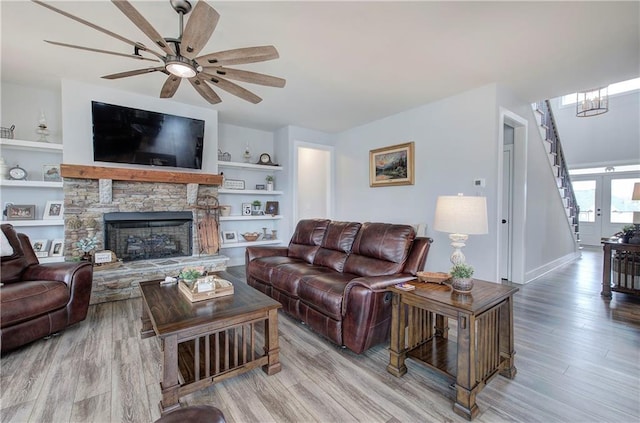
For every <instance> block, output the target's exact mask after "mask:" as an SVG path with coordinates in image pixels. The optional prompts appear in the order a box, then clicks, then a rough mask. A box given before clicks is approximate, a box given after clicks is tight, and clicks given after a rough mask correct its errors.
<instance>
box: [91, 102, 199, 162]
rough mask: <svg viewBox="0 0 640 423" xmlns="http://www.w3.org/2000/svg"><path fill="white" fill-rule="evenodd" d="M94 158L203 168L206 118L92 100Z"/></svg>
mask: <svg viewBox="0 0 640 423" xmlns="http://www.w3.org/2000/svg"><path fill="white" fill-rule="evenodd" d="M91 112H92V119H93V160H95V161H98V162H112V163H129V164H141V165H150V166H171V167H184V168H190V169H202V148H203V143H204V121H203V120H200V119H191V118H188V117H182V116H174V115H168V114H165V113H157V112H150V111H146V110H138V109H132V108H130V107H124V106H117V105H114V104H107V103H101V102H98V101H92V102H91Z"/></svg>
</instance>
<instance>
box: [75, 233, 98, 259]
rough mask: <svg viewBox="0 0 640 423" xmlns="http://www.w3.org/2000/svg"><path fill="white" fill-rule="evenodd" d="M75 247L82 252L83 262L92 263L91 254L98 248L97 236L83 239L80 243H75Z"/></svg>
mask: <svg viewBox="0 0 640 423" xmlns="http://www.w3.org/2000/svg"><path fill="white" fill-rule="evenodd" d="M75 246H76V247H77V248H78V250H80V251H82V257H81V258H80V259H81V260H84V261H91V252H92V251H93V250H95V249H96V248H97V247H98V240H97V239H96V237H95V236H94V237H86V238H82V239H81V240H80V241H78V242H76V243H75Z"/></svg>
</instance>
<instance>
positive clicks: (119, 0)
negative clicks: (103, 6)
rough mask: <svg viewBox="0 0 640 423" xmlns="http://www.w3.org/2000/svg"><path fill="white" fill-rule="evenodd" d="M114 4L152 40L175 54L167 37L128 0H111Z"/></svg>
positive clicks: (164, 49) (168, 52)
mask: <svg viewBox="0 0 640 423" xmlns="http://www.w3.org/2000/svg"><path fill="white" fill-rule="evenodd" d="M111 1H112V3H113V4H115V5H116V7H117V8H118V9H120V11H121V12H122V13H124V15H125V16H126V17H127V18H129V20H130V21H131V22H133V23H134V24H135V26H137V27H138V28H139V29H140V30H141V31H142V32H144V34H145V35H146V36H147V37H149V39H150V40H151V41H153V42H154V43H155V44H156V45H157V46H158V47H160V48H161V49H162V50H163V51H164V52H165V53H167V54H170V55H172V56H175V54H176V53H175V51H173V49H172V48H171V46H169V44H167V42H166V41H165V39H164V38H163V37H162V35H160V34H159V33H158V31H156V30H155V28H154V27H153V26H151V24H150V23H149V21H147V20H146V19H145V18H144V16H142V15H141V14H140V12H138V10H137V9H136V8H135V7H133V5H132V4H131V3H129V2H128V1H127V0H111Z"/></svg>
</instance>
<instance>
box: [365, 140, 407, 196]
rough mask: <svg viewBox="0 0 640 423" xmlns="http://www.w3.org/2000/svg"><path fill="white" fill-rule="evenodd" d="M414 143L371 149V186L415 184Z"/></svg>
mask: <svg viewBox="0 0 640 423" xmlns="http://www.w3.org/2000/svg"><path fill="white" fill-rule="evenodd" d="M414 169H415V166H414V143H413V142H408V143H405V144H398V145H392V146H390V147H383V148H377V149H375V150H370V151H369V186H370V187H387V186H395V185H413V183H414V182H413V181H414V177H415V171H414Z"/></svg>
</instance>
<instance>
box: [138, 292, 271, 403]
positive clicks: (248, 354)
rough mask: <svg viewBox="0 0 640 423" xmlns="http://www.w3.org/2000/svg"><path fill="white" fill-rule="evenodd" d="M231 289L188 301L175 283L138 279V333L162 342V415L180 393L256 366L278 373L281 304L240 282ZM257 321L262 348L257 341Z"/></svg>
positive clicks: (206, 385)
mask: <svg viewBox="0 0 640 423" xmlns="http://www.w3.org/2000/svg"><path fill="white" fill-rule="evenodd" d="M234 290H235V292H234V294H233V295H229V296H225V297H219V298H213V299H211V300H205V301H201V302H196V303H192V302H190V301H189V300H188V299H187V298H186V297H184V295H183V294H182V293H180V291H179V289H178V286H177V285H175V284H173V285H161V284H160V281H150V282H142V283H140V291H141V292H142V317H141V318H142V330H141V336H142V337H143V338H147V337H150V336H154V335H156V336H158V337H159V338H160V340H161V342H162V352H163V363H162V364H163V366H162V368H163V376H162V382H161V384H160V388H161V390H162V401H161V402H160V410H161V412H162V413H165V412H167V411H171V410H173V409H175V408H178V407H180V402H179V399H180V397H183V396H185V395H187V394H189V393H191V392H194V391H197V390H199V389H202V388H205V387H208V386H210V385H212V384H214V383H217V382H220V381H222V380H225V379H227V378H230V377H233V376H236V375H239V374H241V373H244V372H247V371H249V370H252V369H255V368H256V367H259V366H262V369H263V370H264V372H265V373H267V374H268V375H272V374H275V373H278V372H279V371H280V369H281V365H280V358H279V352H280V348H279V347H278V308H280V307H281V305H280V303H278V302H277V301H275V300H273V299H271V298H270V297H267V296H266V295H264V294H262V293H261V292H259V291H257V290H255V289H253V288H251V287H250V286H247V285H246V284H243V283H235V284H234ZM260 324H263V325H264V343H263V344H262V347H263V348H262V350H260V348H259V347H260V345H257V343H258V341H257V340H256V328H257V326H256V325H260Z"/></svg>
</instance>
